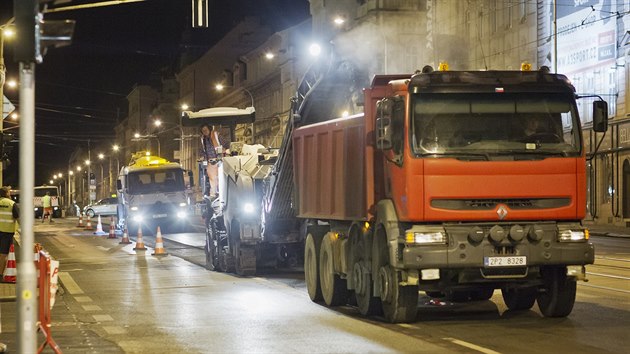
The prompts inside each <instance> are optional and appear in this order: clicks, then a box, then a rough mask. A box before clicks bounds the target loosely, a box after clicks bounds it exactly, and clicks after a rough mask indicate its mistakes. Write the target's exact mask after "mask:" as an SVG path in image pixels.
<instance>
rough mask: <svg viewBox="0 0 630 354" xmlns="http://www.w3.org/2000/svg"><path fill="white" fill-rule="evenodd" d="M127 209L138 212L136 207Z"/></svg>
mask: <svg viewBox="0 0 630 354" xmlns="http://www.w3.org/2000/svg"><path fill="white" fill-rule="evenodd" d="M129 209H131V210H133V211H137V210H138V207H137V206H132V207H131V208H129Z"/></svg>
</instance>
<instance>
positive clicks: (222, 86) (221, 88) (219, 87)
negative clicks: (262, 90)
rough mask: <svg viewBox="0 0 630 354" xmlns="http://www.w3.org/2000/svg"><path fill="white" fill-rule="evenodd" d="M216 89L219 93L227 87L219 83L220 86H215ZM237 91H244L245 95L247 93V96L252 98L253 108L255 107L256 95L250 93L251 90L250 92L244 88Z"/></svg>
mask: <svg viewBox="0 0 630 354" xmlns="http://www.w3.org/2000/svg"><path fill="white" fill-rule="evenodd" d="M214 88H215V89H216V90H217V91H223V89H224V88H225V85H223V84H221V83H218V84H216V85H214ZM237 89H239V90H243V91H245V93H247V94H248V95H249V98H250V100H251V102H252V105H251V107H254V95H252V93H251V92H249V90H248V89H246V88H244V87H238V88H237Z"/></svg>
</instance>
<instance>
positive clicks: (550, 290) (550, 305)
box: [537, 267, 576, 317]
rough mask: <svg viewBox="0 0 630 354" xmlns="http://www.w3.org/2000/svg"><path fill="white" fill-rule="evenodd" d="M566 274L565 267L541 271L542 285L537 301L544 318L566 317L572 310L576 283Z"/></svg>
mask: <svg viewBox="0 0 630 354" xmlns="http://www.w3.org/2000/svg"><path fill="white" fill-rule="evenodd" d="M566 272H567V270H566V268H565V267H557V268H556V267H553V268H543V269H541V273H542V278H543V282H544V285H543V291H542V292H541V293H540V294H538V298H537V301H538V308H539V309H540V312H542V314H543V315H544V316H545V317H566V316H568V315H569V314H570V313H571V311H572V310H573V305H574V304H575V292H576V282H575V280H574V279H570V278H568V277H567V275H566Z"/></svg>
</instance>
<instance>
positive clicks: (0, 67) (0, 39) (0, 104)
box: [0, 19, 15, 186]
mask: <svg viewBox="0 0 630 354" xmlns="http://www.w3.org/2000/svg"><path fill="white" fill-rule="evenodd" d="M12 23H13V19H11V20H9V22H7V23H5V24H4V25H2V26H0V134H4V128H3V121H4V82H5V77H6V71H7V68H6V66H5V65H4V38H5V37H6V38H11V37H13V35H14V34H15V32H13V30H12V29H11V28H9V26H10V25H11V24H12ZM2 172H3V171H2V164H1V163H0V186H2V185H3V180H2Z"/></svg>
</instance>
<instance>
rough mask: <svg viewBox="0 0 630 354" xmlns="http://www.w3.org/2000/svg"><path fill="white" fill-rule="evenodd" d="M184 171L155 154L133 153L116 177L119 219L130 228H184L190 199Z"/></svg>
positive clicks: (186, 224) (153, 230) (133, 229)
mask: <svg viewBox="0 0 630 354" xmlns="http://www.w3.org/2000/svg"><path fill="white" fill-rule="evenodd" d="M186 175H187V174H186V171H184V170H183V169H182V168H181V166H180V165H179V164H178V163H174V162H169V161H167V160H166V159H163V158H161V157H157V156H151V155H146V154H143V153H138V154H135V155H134V157H133V158H132V161H131V162H130V164H129V165H127V166H123V168H122V169H121V171H120V175H119V178H118V181H117V187H118V192H119V198H118V202H119V212H120V214H121V215H120V218H119V223H120V224H121V226H122V227H128V228H129V229H130V230H131V231H132V232H135V231H136V230H137V229H138V228H143V231H145V232H147V231H148V232H155V230H156V229H157V227H158V226H160V227H161V229H162V230H164V229H167V230H170V231H180V230H185V229H186V227H187V226H188V223H189V220H188V218H189V216H190V201H189V198H188V194H187V188H190V185H188V186H187V185H186V180H187V179H186Z"/></svg>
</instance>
